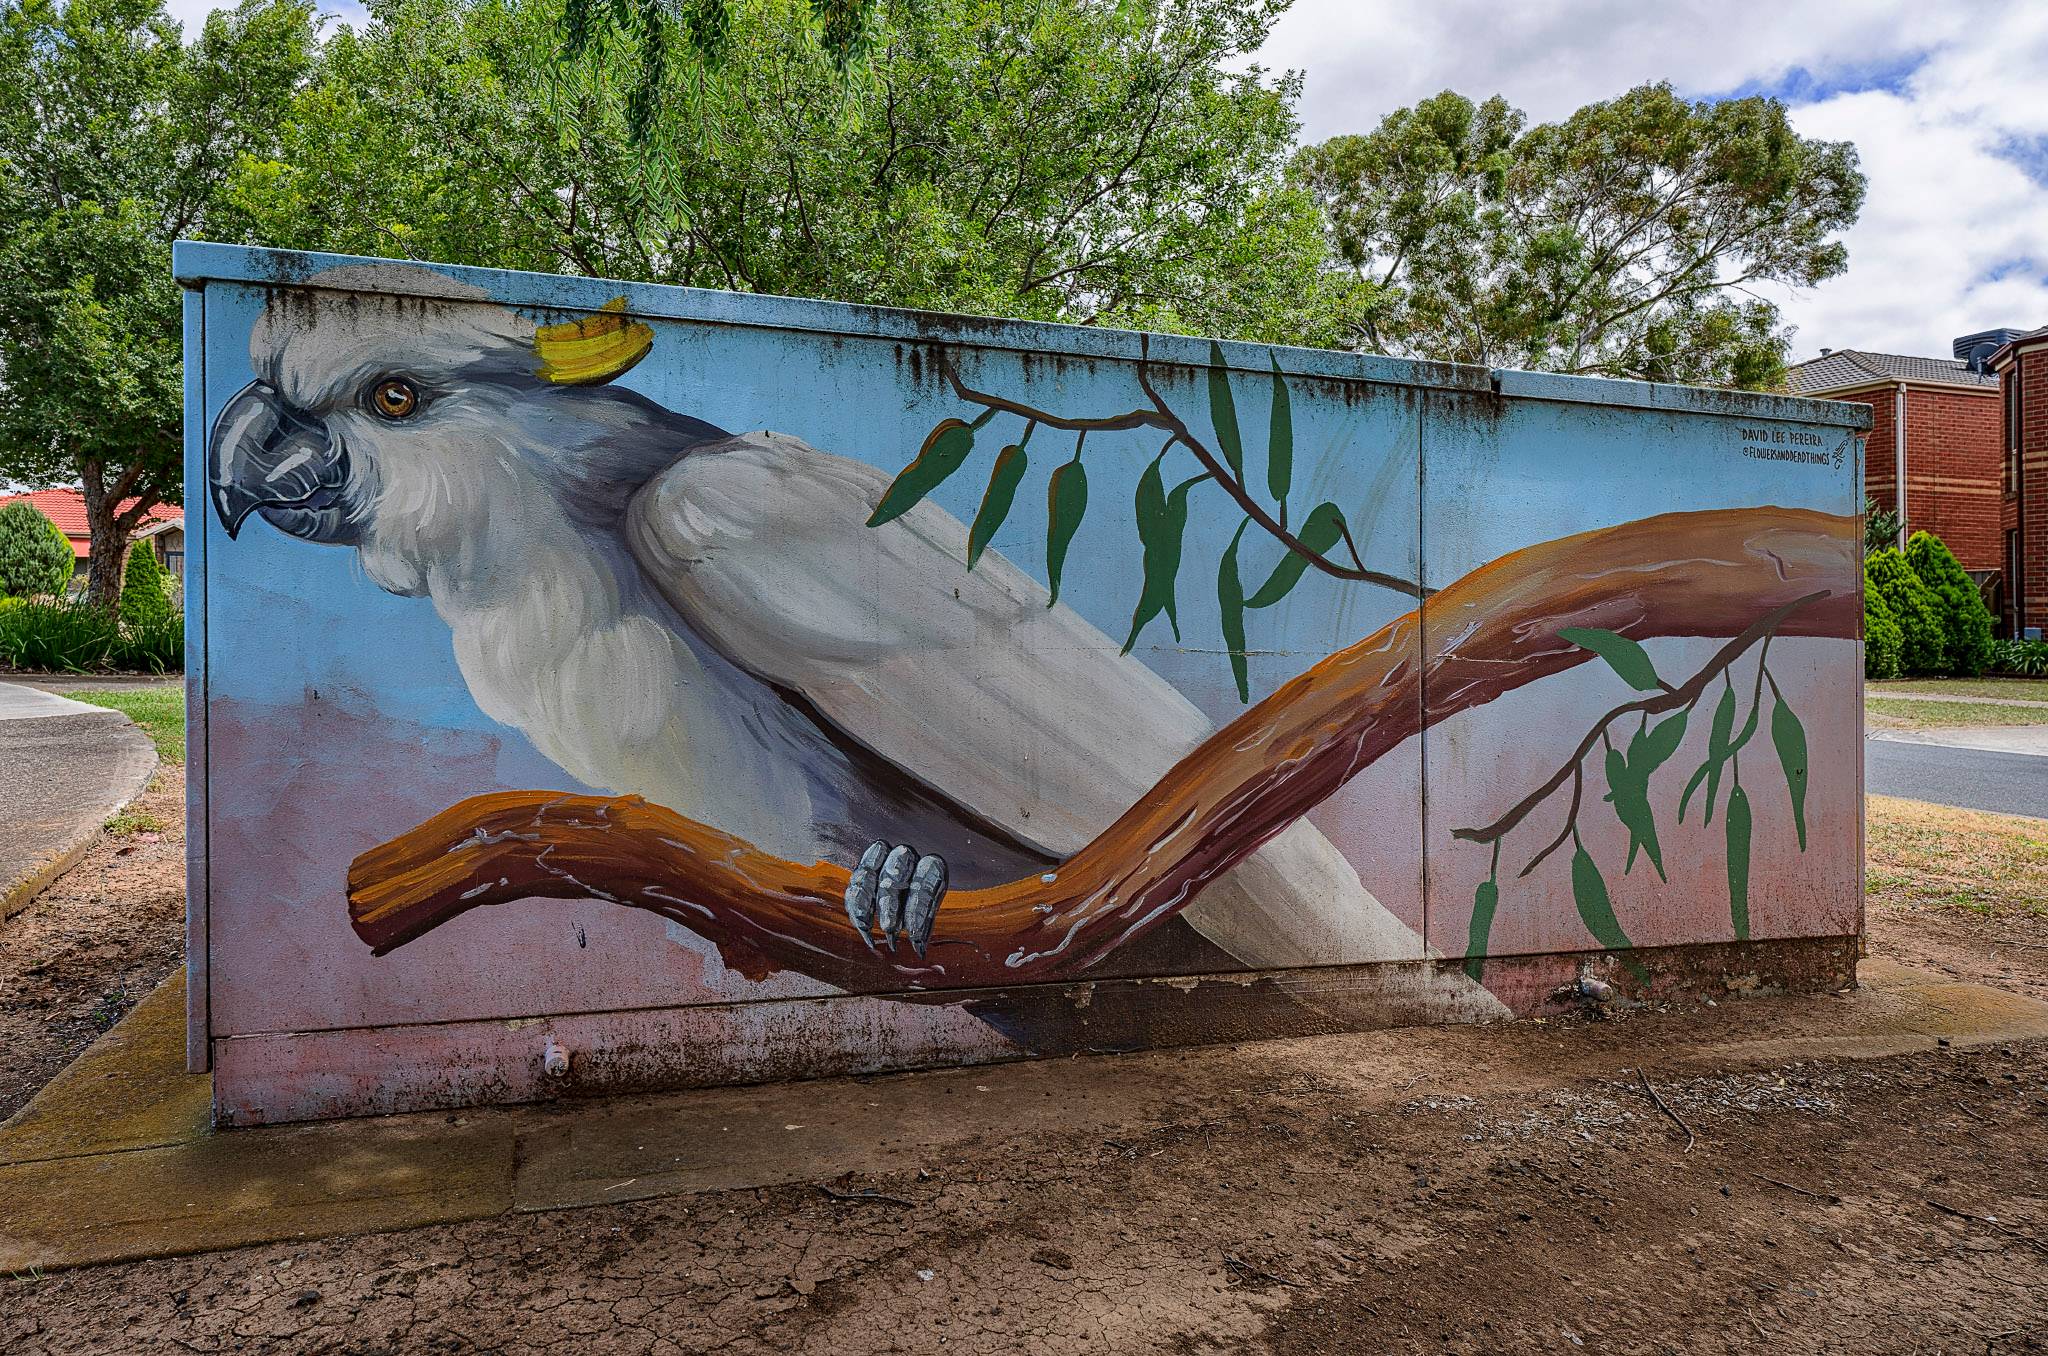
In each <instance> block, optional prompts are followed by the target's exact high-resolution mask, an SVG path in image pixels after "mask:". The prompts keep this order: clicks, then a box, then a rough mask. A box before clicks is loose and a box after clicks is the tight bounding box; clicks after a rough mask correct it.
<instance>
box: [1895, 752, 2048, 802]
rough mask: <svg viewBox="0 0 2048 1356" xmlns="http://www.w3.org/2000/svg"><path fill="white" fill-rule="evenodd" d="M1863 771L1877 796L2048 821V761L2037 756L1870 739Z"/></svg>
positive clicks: (2046, 758) (2047, 758)
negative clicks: (2027, 816) (1923, 801)
mask: <svg viewBox="0 0 2048 1356" xmlns="http://www.w3.org/2000/svg"><path fill="white" fill-rule="evenodd" d="M1863 769H1864V772H1863V777H1864V789H1865V790H1866V791H1868V792H1869V793H1870V794H1871V795H1874V796H1904V797H1906V798H1907V799H1908V800H1926V801H1933V802H1934V803H1935V804H1936V805H1958V806H1961V807H1962V808H1964V809H1966V810H1994V811H1997V812H1998V813H1999V814H2007V815H2033V816H2035V817H2036V818H2040V819H2048V757H2043V756H2040V755H2037V754H2026V753H1992V752H1989V751H1988V750H1984V749H1958V748H1951V747H1949V746H1947V745H1942V744H1907V743H1903V742H1899V741H1895V740H1888V739H1868V740H1865V741H1864V743H1863Z"/></svg>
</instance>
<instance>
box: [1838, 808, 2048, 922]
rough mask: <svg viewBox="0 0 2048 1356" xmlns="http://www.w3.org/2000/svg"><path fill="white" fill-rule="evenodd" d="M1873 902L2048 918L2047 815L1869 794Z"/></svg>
mask: <svg viewBox="0 0 2048 1356" xmlns="http://www.w3.org/2000/svg"><path fill="white" fill-rule="evenodd" d="M1868 804H1869V816H1868V824H1869V839H1868V851H1867V854H1866V855H1867V862H1866V874H1865V885H1866V889H1867V891H1868V894H1869V898H1870V902H1871V903H1873V904H1883V905H1892V906H1896V907H1905V908H1922V909H1924V908H1939V909H1966V910H1968V911H1969V912H1971V913H1977V914H1983V915H1985V916H1987V917H1994V916H1997V915H2001V914H2005V915H2022V916H2028V917H2034V918H2048V820H2039V819H2026V818H2022V817H2021V816H2018V815H1994V814H1986V813H1985V812H1984V811H1981V810H1957V809H1951V808H1950V807H1948V806H1946V805H1927V804H1924V803H1922V802H1920V801H1917V800H1898V799H1895V798H1893V797H1891V796H1872V797H1870V798H1869V803H1868Z"/></svg>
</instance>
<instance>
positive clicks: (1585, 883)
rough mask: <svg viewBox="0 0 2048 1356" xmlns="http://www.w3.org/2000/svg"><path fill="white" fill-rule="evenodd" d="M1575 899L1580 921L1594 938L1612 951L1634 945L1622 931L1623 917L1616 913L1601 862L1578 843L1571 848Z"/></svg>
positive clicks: (1573, 900) (1623, 949) (1573, 895)
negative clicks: (1615, 914)
mask: <svg viewBox="0 0 2048 1356" xmlns="http://www.w3.org/2000/svg"><path fill="white" fill-rule="evenodd" d="M1572 902H1573V903H1574V904H1576V905H1577V906H1578V910H1579V921H1580V922H1581V923H1584V924H1585V925H1586V931H1588V932H1590V933H1592V934H1593V940H1594V941H1596V942H1598V943H1600V945H1602V946H1604V947H1607V948H1608V949H1609V950H1613V951H1625V950H1627V949H1628V948H1629V947H1631V946H1634V945H1635V943H1634V942H1631V941H1630V940H1629V939H1628V934H1627V933H1626V932H1624V931H1622V928H1621V920H1620V919H1619V918H1617V917H1615V916H1614V901H1613V900H1612V899H1611V898H1609V897H1608V894H1607V880H1606V878H1605V877H1604V876H1602V875H1601V874H1600V866H1599V863H1597V862H1595V861H1594V860H1593V856H1592V854H1591V853H1589V852H1587V851H1586V849H1585V847H1584V846H1583V845H1578V844H1575V845H1574V846H1573V849H1572Z"/></svg>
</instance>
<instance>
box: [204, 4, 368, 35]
mask: <svg viewBox="0 0 2048 1356" xmlns="http://www.w3.org/2000/svg"><path fill="white" fill-rule="evenodd" d="M226 8H230V6H227V5H222V4H220V3H218V0H164V9H165V11H166V12H168V13H169V14H170V16H171V17H172V18H173V19H176V20H177V21H178V23H179V24H180V26H182V27H183V28H184V30H185V36H186V38H187V39H190V38H191V36H192V35H193V34H194V33H197V32H198V31H199V29H200V26H201V25H203V24H204V23H205V22H206V16H207V15H209V14H211V13H213V11H215V10H217V9H226ZM319 8H320V12H321V13H322V14H324V15H327V16H328V17H329V19H330V20H340V21H341V22H343V23H349V24H360V23H362V22H364V21H365V20H366V19H367V18H368V17H369V12H368V11H367V10H365V9H364V8H363V6H362V5H360V4H358V3H356V0H323V2H322V3H321V4H320V7H319ZM332 27H333V24H332V23H331V22H330V24H329V28H330V29H331V28H332Z"/></svg>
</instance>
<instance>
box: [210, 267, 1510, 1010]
mask: <svg viewBox="0 0 2048 1356" xmlns="http://www.w3.org/2000/svg"><path fill="white" fill-rule="evenodd" d="M311 284H312V288H313V289H316V290H307V291H297V292H293V293H290V294H281V295H280V298H279V300H278V301H276V302H274V303H273V304H272V307H271V309H270V310H269V311H268V313H267V314H266V315H265V316H264V317H263V318H262V319H261V320H260V321H259V322H258V324H257V326H256V327H255V330H254V333H253V336H252V338H251V340H250V357H251V359H252V362H253V366H254V369H255V373H256V379H255V381H253V382H252V383H251V384H250V385H249V386H248V387H246V388H245V389H244V390H243V391H241V392H240V393H239V394H238V395H236V396H235V397H234V398H233V399H232V400H231V401H230V402H229V403H228V405H227V406H226V408H225V409H223V410H222V412H221V414H220V416H219V419H218V421H217V422H216V424H215V428H214V432H213V438H212V442H211V446H210V450H209V457H210V462H209V475H210V479H211V486H210V491H211V495H212V501H213V508H214V511H215V512H216V513H217V514H218V515H219V518H220V521H221V522H222V524H223V525H224V526H225V527H226V529H227V532H228V534H229V535H230V536H233V535H234V534H235V533H236V532H237V531H238V530H239V529H240V528H241V527H242V526H243V525H244V523H245V521H246V520H247V519H248V518H249V516H250V515H251V514H257V515H260V516H261V517H262V518H263V519H265V520H266V521H268V522H269V523H270V524H271V525H272V526H274V527H276V528H278V529H279V530H281V531H284V532H287V533H289V534H291V535H292V536H294V537H299V538H302V539H304V540H306V541H310V542H321V543H327V544H330V545H335V546H343V547H349V548H353V549H354V550H355V551H356V552H358V553H359V555H360V557H361V560H362V565H363V568H364V569H365V570H366V571H367V572H368V575H369V577H370V578H371V579H372V580H374V581H375V582H376V583H377V584H378V585H380V586H381V587H383V588H385V589H387V590H389V591H390V592H392V593H394V594H400V595H404V596H407V597H425V598H427V599H430V600H431V601H432V603H433V605H434V608H435V610H436V611H437V612H438V613H439V614H440V616H441V618H442V619H443V620H444V621H445V622H446V623H447V624H448V626H449V628H450V629H451V630H452V631H453V633H454V646H455V659H456V662H457V663H458V665H459V666H460V668H461V671H462V675H463V678H464V680H465V681H466V682H467V683H468V686H469V690H470V692H471V694H472V695H473V696H474V698H475V700H476V702H477V704H478V706H479V707H481V708H482V710H483V711H484V713H485V714H487V715H488V716H490V717H491V718H492V719H494V720H497V721H500V722H503V723H504V724H506V725H509V726H512V727H514V728H516V729H518V730H520V731H522V732H523V733H524V734H525V735H526V736H527V738H528V739H529V740H530V741H531V742H532V743H533V745H534V746H535V747H536V748H537V749H539V750H540V752H541V753H543V754H544V755H546V756H547V757H548V758H550V759H552V760H553V761H554V762H555V763H557V764H559V765H560V766H561V767H562V769H563V770H564V771H566V772H567V773H569V774H570V775H571V776H573V777H574V778H575V779H576V780H578V781H579V782H582V783H584V784H585V785H587V786H590V787H592V788H595V789H599V790H602V791H605V792H609V793H615V794H623V793H634V794H638V795H641V796H644V797H646V798H647V799H649V800H651V801H654V802H656V803H658V804H661V805H664V806H667V807H669V808H670V809H672V810H675V811H677V812H678V813H680V814H683V815H686V816H688V817H690V818H693V819H697V820H700V821H702V822H704V823H708V824H711V825H714V826H716V827H718V828H721V829H724V830H726V831H728V832H730V833H735V834H738V835H739V836H741V837H743V838H746V839H748V840H750V841H751V842H753V843H754V844H755V845H756V846H758V847H760V848H762V849H764V850H766V851H769V852H773V853H776V854H778V855H780V856H783V857H787V858H791V859H795V860H798V861H808V860H818V859H836V860H840V861H844V862H847V863H849V864H853V863H856V862H857V863H858V864H859V865H858V867H857V868H856V870H855V872H854V886H853V887H852V889H850V890H849V895H848V913H849V915H850V918H851V926H854V927H857V928H859V929H860V930H861V931H862V933H863V935H871V933H872V931H873V930H879V933H880V936H881V938H882V939H885V940H888V941H890V943H891V944H892V945H893V944H894V940H895V938H897V937H899V936H900V937H901V938H903V939H905V940H907V941H908V942H909V944H911V945H912V946H914V947H916V948H917V949H918V950H919V951H920V952H921V951H922V950H923V948H924V945H925V942H926V939H927V938H928V936H929V934H930V932H931V930H932V927H933V918H934V913H935V911H936V910H937V909H938V908H939V906H940V903H941V900H942V897H943V894H944V891H945V889H946V886H947V882H948V879H949V877H950V879H951V880H952V881H953V882H954V883H958V884H965V885H980V884H987V883H993V882H995V881H996V880H999V879H1013V878H1015V877H1016V876H1017V875H1020V874H1023V873H1024V872H1026V871H1034V870H1042V869H1044V867H1045V866H1046V865H1048V864H1050V863H1052V862H1055V861H1057V860H1059V859H1060V858H1063V857H1065V856H1066V855H1068V854H1071V853H1072V852H1074V851H1076V850H1077V849H1079V848H1080V847H1082V846H1083V845H1084V844H1086V843H1087V842H1089V841H1090V840H1091V839H1092V838H1094V837H1095V836H1096V835H1097V834H1098V833H1099V832H1100V831H1102V830H1103V829H1104V828H1106V827H1107V826H1108V825H1109V824H1110V823H1111V822H1112V821H1114V820H1115V819H1116V818H1117V817H1118V816H1119V815H1121V814H1122V813H1123V811H1125V810H1126V809H1128V808H1129V807H1130V806H1131V805H1132V804H1133V803H1134V802H1136V801H1137V800H1138V799H1139V798H1140V797H1142V796H1143V795H1145V794H1146V792H1147V791H1148V790H1149V789H1150V788H1151V787H1152V786H1153V785H1154V783H1155V782H1156V781H1157V780H1158V779H1159V777H1160V776H1161V775H1162V774H1163V773H1165V772H1166V771H1167V770H1168V769H1169V768H1170V767H1171V766H1172V765H1173V764H1174V763H1175V762H1176V761H1177V760H1178V759H1179V758H1180V757H1181V756H1182V755H1183V754H1185V753H1187V752H1188V751H1189V750H1190V749H1192V748H1193V747H1194V746H1195V745H1196V744H1198V743H1199V742H1200V741H1201V740H1202V739H1203V738H1204V737H1205V736H1207V735H1208V734H1209V733H1210V729H1211V727H1210V724H1209V722H1208V721H1207V720H1206V719H1205V718H1204V716H1203V715H1202V713H1201V712H1200V711H1199V710H1198V709H1197V708H1196V707H1195V706H1194V705H1193V704H1192V703H1191V702H1189V701H1188V700H1187V699H1186V698H1185V697H1183V696H1182V695H1181V694H1180V693H1179V692H1177V691H1176V690H1175V689H1174V688H1173V687H1172V686H1170V685H1169V684H1167V683H1166V682H1165V681H1164V680H1162V679H1161V678H1159V677H1158V676H1157V675H1155V674H1154V673H1152V672H1151V671H1150V670H1149V669H1147V668H1146V667H1145V666H1144V665H1143V664H1142V663H1141V662H1139V661H1138V660H1137V659H1135V658H1131V657H1127V656H1124V655H1122V654H1120V653H1119V646H1118V645H1117V644H1116V642H1114V641H1112V640H1111V639H1110V638H1109V637H1108V636H1106V635H1104V634H1103V633H1102V632H1100V631H1098V630H1097V629H1096V628H1095V627H1093V626H1091V625H1090V624H1089V623H1088V622H1087V621H1085V620H1084V619H1083V618H1082V617H1081V616H1080V615H1079V614H1078V613H1076V612H1074V611H1073V610H1072V609H1070V608H1069V607H1067V606H1066V605H1064V604H1060V605H1057V606H1052V607H1048V606H1047V601H1048V600H1047V595H1046V591H1045V589H1044V588H1043V587H1042V586H1040V585H1039V584H1038V583H1037V582H1036V581H1034V580H1033V579H1032V578H1030V577H1029V576H1028V575H1026V574H1025V573H1024V572H1023V571H1021V570H1019V569H1017V568H1016V567H1015V566H1013V565H1012V564H1011V563H1010V562H1008V561H1007V560H1004V559H1002V558H1001V557H1000V556H999V555H997V554H996V553H995V552H993V551H991V552H988V553H987V554H984V555H983V556H982V557H981V559H980V561H979V563H978V565H977V566H976V568H975V569H974V570H972V571H971V572H970V571H969V570H967V569H966V568H965V567H964V566H963V563H962V562H963V561H964V559H965V555H966V547H967V531H966V529H965V528H964V527H963V526H962V525H961V523H960V522H959V521H958V520H957V519H955V518H954V517H952V516H951V515H950V514H948V513H947V512H945V511H944V510H943V509H941V508H939V507H938V506H937V505H935V504H932V503H930V502H925V503H922V504H919V505H918V506H917V507H915V508H913V509H911V510H910V511H909V512H907V513H905V514H904V515H903V516H901V517H900V518H897V519H895V520H894V521H892V522H888V523H886V524H884V525H882V526H880V527H869V526H868V525H867V520H868V517H869V514H870V513H871V512H872V510H873V509H874V508H875V506H876V504H877V503H878V502H879V501H880V499H881V496H882V494H883V491H884V490H885V489H886V488H887V487H888V485H889V483H890V479H891V477H890V476H889V475H888V474H887V473H885V472H883V471H880V470H877V469H876V468H875V467H873V466H870V465H868V464H866V463H863V462H860V461H854V460H850V459H848V458H845V457H840V456H834V455H832V454H830V453H826V452H821V451H819V450H817V449H815V448H812V447H809V446H807V445H805V444H804V443H803V442H801V441H799V440H797V439H796V438H793V437H788V436H785V435H783V434H779V433H766V432H763V433H749V434H742V435H739V436H732V435H729V434H727V433H726V432H724V431H722V430H720V429H718V428H714V427H712V426H711V425H710V424H707V423H705V422H703V421H701V420H698V419H694V418H691V417H689V416H687V415H683V414H678V413H676V412H674V411H672V410H669V409H665V408H663V407H662V406H661V405H659V404H657V403H655V402H654V401H652V400H649V399H647V398H646V397H644V396H641V395H638V394H636V393H634V392H631V391H628V390H626V389H623V388H622V387H619V386H614V385H610V384H607V383H608V382H609V380H610V378H612V377H614V376H616V375H618V374H619V373H620V372H623V371H624V370H625V369H626V368H628V367H630V366H631V365H632V364H633V362H635V361H637V359H638V358H639V357H640V356H642V355H644V353H645V352H646V351H647V348H648V346H649V345H650V344H651V343H652V342H653V334H652V331H651V330H650V329H649V328H648V327H646V326H644V325H640V324H638V323H636V322H631V321H629V320H627V319H626V318H625V317H623V316H620V315H611V316H603V315H600V316H598V317H594V318H592V319H591V320H589V321H586V322H583V323H580V324H577V323H572V324H569V325H562V326H549V327H546V328H545V329H537V327H536V325H535V323H534V322H533V321H530V320H527V319H524V318H522V317H521V316H519V315H517V314H515V313H514V312H512V311H510V310H507V309H505V308H502V307H499V306H496V305H493V304H489V303H487V302H485V301H484V299H483V296H482V294H481V293H479V292H477V291H475V290H474V289H472V288H470V287H468V286H467V285H464V284H461V283H457V282H455V281H454V280H452V279H449V278H447V277H445V276H444V275H441V274H438V273H433V272H431V271H429V270H424V269H418V268H412V267H409V266H404V265H349V266H344V267H339V268H335V269H333V270H330V271H328V272H327V273H325V274H323V275H320V276H319V277H317V278H314V279H312V280H311ZM317 289H331V290H317ZM393 290H403V291H404V292H407V293H410V294H413V295H411V296H404V297H397V296H389V295H383V296H380V295H377V294H378V293H379V292H380V291H382V292H387V293H388V292H391V291H393ZM422 293H426V294H428V295H430V296H435V297H442V298H447V299H448V301H449V302H450V303H458V304H442V303H440V302H435V301H422V300H420V297H419V294H422ZM910 844H915V845H916V848H914V849H913V848H911V847H910V846H909V845H910ZM1182 917H1183V918H1185V919H1186V921H1187V922H1188V923H1190V924H1192V925H1193V927H1194V928H1195V929H1197V930H1198V931H1199V932H1200V933H1201V934H1202V935H1203V936H1204V937H1206V938H1208V939H1209V940H1210V941H1211V942H1213V943H1214V944H1215V945H1217V946H1219V947H1221V948H1222V950H1223V951H1225V952H1227V953H1229V955H1230V956H1232V957H1234V958H1236V960H1237V961H1239V962H1241V963H1242V964H1243V965H1245V966H1247V967H1250V968H1255V969H1263V968H1275V967H1288V966H1302V965H1316V964H1327V963H1330V962H1332V961H1342V962H1356V961H1364V960H1377V959H1393V958H1412V957H1414V956H1416V955H1417V954H1419V944H1418V942H1417V939H1416V937H1415V934H1414V933H1413V932H1412V931H1410V930H1409V929H1408V928H1407V927H1405V926H1404V925H1403V924H1402V923H1401V922H1400V921H1399V920H1398V919H1396V918H1394V917H1393V915H1392V914H1390V913H1389V912H1388V911H1387V910H1386V909H1385V908H1384V907H1382V906H1381V905H1380V903H1379V902H1378V901H1377V900H1375V899H1374V898H1373V897H1372V896H1371V895H1370V894H1369V893H1367V891H1366V890H1365V889H1364V888H1363V887H1362V886H1361V885H1360V883H1359V880H1358V877H1357V874H1356V872H1355V871H1354V870H1353V869H1352V867H1351V866H1350V864H1349V863H1347V862H1346V861H1345V859H1344V858H1343V857H1342V856H1341V855H1340V854H1339V853H1338V851H1337V850H1336V848H1335V847H1334V846H1333V845H1332V844H1331V843H1330V842H1329V841H1328V840H1327V839H1325V838H1324V837H1323V835H1322V834H1321V833H1320V832H1318V831H1317V830H1316V829H1315V828H1314V827H1312V826H1311V825H1309V824H1308V823H1307V822H1306V821H1303V822H1299V823H1296V824H1295V825H1293V826H1292V827H1290V828H1288V829H1286V830H1285V831H1283V832H1282V833H1280V834H1279V835H1278V836H1277V837H1275V838H1274V839H1272V840H1271V841H1270V842H1268V843H1267V844H1266V845H1265V846H1264V847H1262V848H1261V849H1260V850H1259V851H1258V852H1257V853H1255V854H1254V855H1253V856H1251V857H1250V858H1248V859H1247V860H1246V861H1245V862H1243V863H1242V864H1241V865H1239V866H1238V867H1237V868H1236V869H1235V870H1233V871H1231V872H1230V873H1229V874H1227V875H1226V876H1223V877H1221V878H1219V879H1218V880H1216V881H1214V882H1212V883H1211V884H1210V885H1209V886H1208V887H1207V889H1205V890H1204V891H1203V893H1202V894H1201V895H1200V896H1199V897H1198V898H1197V899H1196V900H1195V901H1194V902H1193V903H1192V904H1191V905H1189V906H1188V907H1187V909H1186V910H1185V912H1184V913H1183V914H1182ZM1467 997H1468V998H1469V999H1470V1000H1471V1001H1472V1002H1474V1003H1476V1004H1478V1005H1479V1007H1480V1008H1481V1009H1483V1010H1485V1011H1486V1012H1496V1011H1498V1009H1497V1006H1496V1005H1494V1004H1493V1003H1492V1000H1491V999H1490V998H1489V997H1488V996H1486V995H1485V993H1484V991H1483V990H1477V989H1473V990H1472V991H1471V992H1470V993H1469V994H1468V995H1467Z"/></svg>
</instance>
